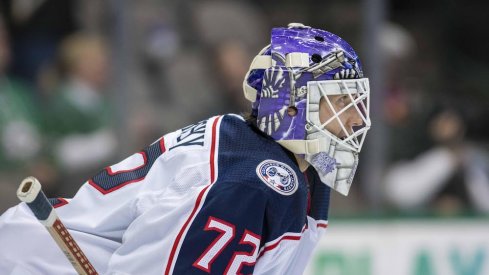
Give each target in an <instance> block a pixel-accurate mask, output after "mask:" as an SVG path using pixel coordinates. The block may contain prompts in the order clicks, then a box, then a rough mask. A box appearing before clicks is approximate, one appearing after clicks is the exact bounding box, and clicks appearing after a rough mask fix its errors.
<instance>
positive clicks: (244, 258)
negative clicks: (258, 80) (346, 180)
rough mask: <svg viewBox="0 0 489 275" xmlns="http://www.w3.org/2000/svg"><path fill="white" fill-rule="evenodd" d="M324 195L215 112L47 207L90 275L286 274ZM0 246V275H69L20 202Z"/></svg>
mask: <svg viewBox="0 0 489 275" xmlns="http://www.w3.org/2000/svg"><path fill="white" fill-rule="evenodd" d="M306 178H309V179H306ZM308 181H309V186H308ZM316 182H317V183H316ZM329 192H330V189H329V188H328V187H327V186H326V185H324V184H322V183H320V182H318V181H317V175H316V174H315V173H313V171H312V170H308V172H306V173H301V172H300V170H299V169H298V166H297V163H296V162H295V160H294V158H293V156H292V155H291V154H290V152H288V151H286V150H285V149H283V148H282V147H281V146H280V145H279V144H278V143H276V142H275V141H273V140H272V139H271V138H269V137H267V136H265V135H264V134H262V133H261V132H260V131H259V130H257V129H255V128H254V127H252V126H250V125H248V124H247V123H246V122H245V121H244V120H243V119H242V118H241V117H238V116H236V115H224V116H218V117H213V118H210V119H208V120H205V121H201V122H199V123H196V124H194V125H191V126H188V127H185V128H183V129H180V130H178V131H175V132H172V133H169V134H167V135H165V136H163V137H162V138H160V139H159V140H158V141H156V142H154V143H153V144H152V145H150V146H148V147H147V148H145V149H144V150H142V151H141V152H138V153H136V154H134V155H132V156H130V157H128V158H126V159H125V160H123V161H122V162H120V163H118V164H115V165H112V166H110V167H107V168H105V169H104V170H102V171H101V172H100V173H99V174H97V175H96V176H94V177H93V178H91V179H90V180H88V181H87V182H86V183H85V184H84V185H83V186H82V187H81V188H80V190H79V191H78V192H77V194H76V195H75V196H74V198H73V199H52V200H51V203H52V204H53V206H55V208H56V211H57V213H58V215H59V217H60V219H61V221H62V222H63V223H64V224H65V226H66V227H67V228H68V229H69V231H70V232H71V233H72V235H73V237H74V239H75V240H76V241H77V242H78V244H79V246H80V247H81V249H82V250H83V251H84V252H85V254H86V256H87V258H88V259H89V260H90V261H91V262H92V264H93V266H94V267H95V269H96V270H97V271H98V272H99V273H100V274H145V275H150V274H155V275H161V274H179V275H180V274H209V273H210V274H293V275H297V274H302V273H303V270H304V268H305V266H306V264H307V262H308V259H309V257H310V255H311V253H312V250H313V248H314V246H315V244H316V243H317V241H318V239H319V238H320V236H321V234H322V233H323V232H324V231H325V229H326V227H327V214H328V206H329ZM0 244H1V245H0V274H22V275H28V274H76V272H75V270H74V269H73V267H72V266H71V265H70V263H69V262H68V260H67V259H66V258H65V256H64V255H63V254H62V252H61V250H60V249H59V248H57V247H56V244H55V242H54V241H53V240H52V239H51V237H50V236H49V234H48V232H47V231H46V230H45V229H44V228H43V227H42V225H41V224H40V223H39V222H38V221H37V220H36V219H35V218H34V216H33V215H32V213H31V212H30V210H29V209H28V208H27V206H26V205H25V204H24V203H21V204H19V205H18V206H16V207H13V208H11V209H9V210H8V211H7V212H6V213H4V214H3V215H2V216H1V217H0Z"/></svg>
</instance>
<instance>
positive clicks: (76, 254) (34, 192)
mask: <svg viewBox="0 0 489 275" xmlns="http://www.w3.org/2000/svg"><path fill="white" fill-rule="evenodd" d="M17 197H18V198H19V199H20V200H21V201H23V202H25V203H26V204H27V206H29V208H30V209H31V211H32V212H33V213H34V216H36V218H37V219H38V220H39V221H40V222H41V223H42V224H43V225H44V227H45V228H46V229H47V230H48V232H49V234H50V235H51V237H52V238H53V240H54V241H55V242H56V244H57V245H58V246H59V248H60V249H61V250H62V251H63V253H64V254H65V256H66V257H67V258H68V260H69V261H70V263H71V264H72V265H73V267H74V268H75V270H76V271H77V272H78V274H80V275H96V274H98V273H97V271H95V268H94V267H93V266H92V264H91V263H90V262H89V261H88V259H87V257H86V256H85V254H84V253H83V251H82V250H81V249H80V247H79V246H78V244H77V243H76V241H75V240H74V239H73V237H72V236H71V234H70V233H69V232H68V230H67V229H66V227H65V226H64V225H63V223H62V222H61V220H60V219H59V217H58V215H57V214H56V211H55V210H54V208H53V207H52V206H51V204H50V203H49V201H48V199H47V198H46V195H44V192H42V190H41V184H40V183H39V181H38V180H37V179H36V178H34V177H28V178H26V179H24V180H23V181H22V183H21V184H20V186H19V189H18V190H17Z"/></svg>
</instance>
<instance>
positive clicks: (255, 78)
mask: <svg viewBox="0 0 489 275" xmlns="http://www.w3.org/2000/svg"><path fill="white" fill-rule="evenodd" d="M291 53H292V54H294V53H303V54H307V55H303V56H306V57H307V60H304V59H303V60H302V63H301V64H300V67H295V65H294V64H290V63H291V62H290V61H289V60H288V59H293V58H294V57H293V56H292V57H290V58H289V56H288V55H289V54H291ZM261 54H262V55H269V56H271V58H272V66H271V67H270V68H268V69H254V70H251V71H250V73H249V75H248V78H247V79H246V80H245V81H246V82H247V83H248V85H250V86H251V87H253V88H254V89H256V90H257V91H258V92H257V95H256V101H255V102H253V104H252V114H253V115H255V116H256V117H257V118H258V119H257V124H258V127H259V128H260V129H261V130H262V131H263V132H265V133H266V134H268V135H270V136H271V137H272V138H273V139H275V140H303V139H305V138H306V130H305V126H306V108H307V102H306V97H307V82H309V81H324V80H338V79H357V78H362V77H363V71H362V66H361V63H360V60H359V58H358V56H357V54H356V53H355V51H354V50H353V49H352V47H351V46H350V45H349V44H348V43H347V42H346V41H344V40H343V39H341V38H340V37H338V36H337V35H335V34H332V33H330V32H327V31H323V30H319V29H314V28H309V27H294V28H274V29H272V36H271V44H270V45H269V46H268V47H267V48H265V49H264V50H263V51H262V53H261ZM289 107H293V108H295V109H296V110H297V114H296V115H295V116H290V115H288V114H287V110H288V108H289Z"/></svg>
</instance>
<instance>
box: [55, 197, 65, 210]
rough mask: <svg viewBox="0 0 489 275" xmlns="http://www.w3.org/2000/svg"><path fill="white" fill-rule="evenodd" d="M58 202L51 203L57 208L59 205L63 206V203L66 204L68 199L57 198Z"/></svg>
mask: <svg viewBox="0 0 489 275" xmlns="http://www.w3.org/2000/svg"><path fill="white" fill-rule="evenodd" d="M58 201H59V202H58V203H56V204H55V205H53V207H54V208H58V207H60V206H63V205H66V204H68V201H67V200H65V199H63V198H58Z"/></svg>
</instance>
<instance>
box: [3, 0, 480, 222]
mask: <svg viewBox="0 0 489 275" xmlns="http://www.w3.org/2000/svg"><path fill="white" fill-rule="evenodd" d="M386 4H387V7H386V9H387V11H386V12H387V14H388V16H387V18H386V20H385V21H386V22H385V23H384V25H383V27H382V30H381V33H380V35H379V39H380V42H379V43H380V45H381V47H380V48H379V51H381V53H382V55H383V56H384V60H383V62H384V63H383V67H384V70H383V71H384V72H385V77H384V79H385V84H384V89H383V90H381V91H379V90H375V89H372V93H381V94H382V95H383V96H382V98H383V102H381V104H382V112H383V113H382V114H381V115H380V117H381V118H382V121H374V122H373V127H376V124H378V123H382V124H383V125H384V126H385V129H386V131H385V132H384V133H383V134H384V135H386V140H387V141H388V142H387V144H385V146H386V153H387V154H386V156H385V163H386V165H385V167H382V171H383V178H382V182H379V183H376V185H375V186H377V188H378V190H376V192H379V193H380V194H381V196H380V198H381V200H382V201H381V202H380V203H381V205H382V206H383V207H382V209H384V210H385V211H386V212H390V211H394V212H395V213H407V214H411V213H434V214H441V215H454V214H466V213H477V214H487V213H489V129H488V128H487V127H485V126H486V125H487V122H486V121H485V120H486V119H487V118H489V111H488V110H489V53H488V52H487V49H488V48H489V45H488V44H489V41H485V40H483V41H481V39H484V37H487V34H488V33H487V30H486V29H487V28H485V27H484V26H487V23H489V22H487V21H488V18H487V17H486V16H484V15H483V14H481V13H482V12H484V11H485V10H487V8H489V5H488V4H485V3H478V4H471V5H465V4H464V3H463V2H462V1H452V2H451V3H450V4H449V5H448V6H447V5H445V4H444V5H445V6H443V8H442V7H441V5H442V4H441V3H426V2H425V1H407V0H404V1H386ZM362 5H363V2H362V1H354V0H350V1H341V0H336V1H327V2H324V1H312V0H307V1H302V2H297V1H280V2H278V1H251V0H249V1H224V0H221V1H217V0H205V1H195V0H180V1H176V0H173V1H172V0H161V1H150V0H141V1H95V0H84V1H80V0H78V1H76V0H22V1H17V0H3V1H1V2H0V212H3V211H4V210H5V209H6V208H7V207H9V206H12V205H13V204H15V203H17V200H16V198H15V190H16V187H17V186H18V183H19V182H20V181H21V180H22V178H23V177H25V176H28V175H34V176H36V177H38V178H39V180H40V181H41V182H42V184H43V187H44V189H45V192H46V193H47V194H48V196H66V197H71V196H73V195H74V193H75V191H76V190H77V189H78V187H79V186H80V185H81V184H82V183H83V182H84V181H85V180H87V179H88V178H89V177H90V176H92V175H94V174H95V173H96V172H97V171H98V170H99V169H101V168H103V167H105V166H107V165H110V164H112V163H114V162H115V161H117V160H120V159H122V158H123V157H124V156H127V155H128V154H130V153H133V152H136V151H138V150H140V149H141V148H143V147H145V146H146V145H148V144H150V143H151V142H152V141H154V140H156V139H157V138H159V137H160V136H161V135H162V134H164V133H166V132H168V131H172V130H175V129H178V128H180V127H183V126H185V125H187V124H189V123H193V122H195V121H196V120H200V119H204V118H206V117H208V116H211V115H215V114H218V113H228V112H233V113H243V112H246V111H248V108H249V105H248V103H247V102H246V101H245V99H244V97H243V96H242V90H241V89H242V88H241V85H242V78H243V76H244V75H245V73H246V71H247V69H248V67H249V63H250V61H251V60H252V57H253V56H254V55H255V54H256V53H257V52H258V51H259V50H260V49H261V48H262V47H263V46H264V45H266V44H267V43H269V42H268V39H269V30H270V28H271V27H273V26H285V25H286V24H287V23H289V22H302V23H305V24H306V25H311V26H314V27H319V28H324V29H327V30H330V31H331V32H334V33H337V34H339V35H340V36H342V37H343V38H344V39H345V40H347V41H349V42H350V43H351V44H352V45H353V46H354V48H355V49H356V50H357V52H358V53H359V55H360V56H361V57H362V56H364V55H363V53H364V52H365V48H366V47H368V45H364V44H362V35H363V33H364V32H365V30H364V24H363V21H362V20H363V19H362V18H363V17H364V15H363V12H364V9H363V7H362ZM441 8H442V9H441ZM433 10H438V11H440V12H437V13H433V12H432V11H433ZM475 15H479V16H475ZM453 18H458V19H459V20H456V21H455V20H452V19H453ZM483 32H485V34H486V35H484V33H483ZM364 63H365V60H364ZM366 74H367V75H368V71H366ZM373 88H375V87H373ZM368 138H372V136H370V137H367V139H368ZM364 150H368V146H367V148H365V149H364ZM361 159H362V158H361ZM362 160H363V161H366V160H365V159H362ZM361 165H362V161H361V162H360V166H361ZM360 173H365V171H363V170H362V169H361V167H360ZM361 179H362V177H359V176H357V177H356V182H355V184H354V185H353V186H354V187H353V190H352V194H351V195H350V197H348V198H342V197H339V195H334V196H335V197H334V198H333V204H337V205H338V207H336V208H335V207H333V208H332V209H333V210H332V211H333V213H337V214H348V215H349V214H353V215H355V214H359V213H364V212H365V210H366V209H367V210H368V206H369V205H370V204H372V202H371V201H369V198H368V197H366V196H365V194H363V191H362V188H361V187H362V185H364V184H365V183H364V182H361ZM377 203H379V202H377ZM335 209H336V210H335Z"/></svg>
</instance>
